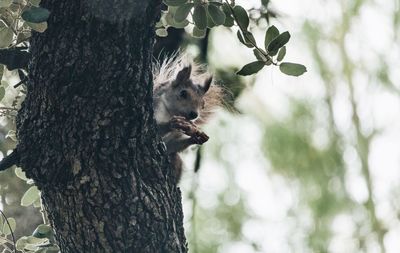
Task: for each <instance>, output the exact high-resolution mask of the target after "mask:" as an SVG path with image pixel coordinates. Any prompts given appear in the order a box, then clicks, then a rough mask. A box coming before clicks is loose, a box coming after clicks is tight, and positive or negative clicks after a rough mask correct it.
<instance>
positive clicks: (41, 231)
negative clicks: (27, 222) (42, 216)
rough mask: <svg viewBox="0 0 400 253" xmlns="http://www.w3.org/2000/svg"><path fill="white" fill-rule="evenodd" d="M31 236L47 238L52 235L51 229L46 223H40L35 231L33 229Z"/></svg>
mask: <svg viewBox="0 0 400 253" xmlns="http://www.w3.org/2000/svg"><path fill="white" fill-rule="evenodd" d="M32 236H34V237H36V238H49V237H51V236H53V229H52V228H51V227H50V226H49V225H46V224H40V225H39V226H38V227H37V228H36V229H35V231H33V233H32Z"/></svg>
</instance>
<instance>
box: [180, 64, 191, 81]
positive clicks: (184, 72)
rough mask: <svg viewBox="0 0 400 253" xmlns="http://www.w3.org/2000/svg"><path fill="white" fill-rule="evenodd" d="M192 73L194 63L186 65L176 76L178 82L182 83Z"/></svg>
mask: <svg viewBox="0 0 400 253" xmlns="http://www.w3.org/2000/svg"><path fill="white" fill-rule="evenodd" d="M191 73H192V65H189V66H187V67H184V68H183V69H182V70H181V71H179V72H178V75H177V76H176V84H180V83H182V82H185V81H187V80H189V79H190V74H191Z"/></svg>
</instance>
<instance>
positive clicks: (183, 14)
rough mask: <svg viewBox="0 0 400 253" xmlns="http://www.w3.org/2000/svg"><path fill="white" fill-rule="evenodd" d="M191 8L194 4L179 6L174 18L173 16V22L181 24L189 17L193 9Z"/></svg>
mask: <svg viewBox="0 0 400 253" xmlns="http://www.w3.org/2000/svg"><path fill="white" fill-rule="evenodd" d="M193 6H194V4H192V3H187V4H184V5H181V6H179V7H178V9H176V12H175V16H174V19H175V21H176V22H178V23H180V22H183V21H184V20H185V19H186V18H187V16H188V15H189V13H190V10H191V9H192V8H193Z"/></svg>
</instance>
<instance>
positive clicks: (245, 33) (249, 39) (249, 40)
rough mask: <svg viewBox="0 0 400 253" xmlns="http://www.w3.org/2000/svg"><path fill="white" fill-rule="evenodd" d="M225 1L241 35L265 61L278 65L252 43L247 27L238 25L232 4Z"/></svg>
mask: <svg viewBox="0 0 400 253" xmlns="http://www.w3.org/2000/svg"><path fill="white" fill-rule="evenodd" d="M225 2H226V3H227V5H228V6H229V10H230V11H231V13H232V16H233V19H234V20H235V22H236V24H237V26H238V27H239V29H240V31H241V32H242V34H243V36H244V37H245V39H247V41H248V42H249V43H250V44H251V45H252V46H253V47H254V48H255V49H256V50H257V51H258V52H259V53H261V54H262V55H264V56H265V58H267V61H266V62H271V63H272V64H273V65H275V66H278V63H276V62H274V61H273V60H272V58H271V57H270V56H269V55H266V54H264V52H263V50H262V49H261V48H259V47H258V46H257V44H256V43H254V42H253V40H252V39H251V38H249V37H248V36H247V29H244V28H243V27H242V26H241V25H240V22H238V18H237V17H236V15H235V12H234V11H233V8H232V6H231V5H230V4H229V2H228V0H225Z"/></svg>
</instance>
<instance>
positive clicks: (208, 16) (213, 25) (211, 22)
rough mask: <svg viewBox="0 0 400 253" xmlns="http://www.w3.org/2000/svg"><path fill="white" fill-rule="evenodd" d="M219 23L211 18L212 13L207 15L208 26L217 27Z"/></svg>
mask: <svg viewBox="0 0 400 253" xmlns="http://www.w3.org/2000/svg"><path fill="white" fill-rule="evenodd" d="M216 26H217V25H216V24H215V23H214V21H213V20H212V19H211V17H210V15H207V27H208V28H213V27H216Z"/></svg>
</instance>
